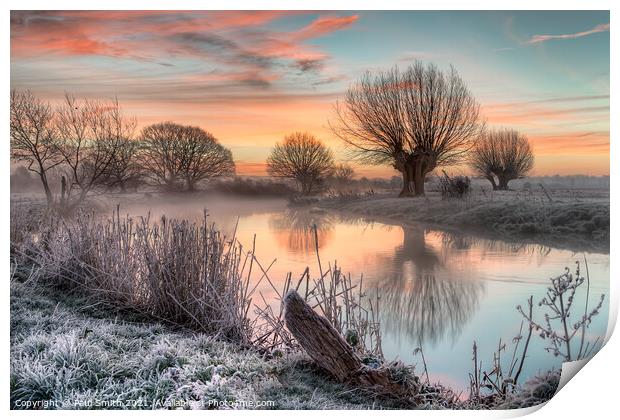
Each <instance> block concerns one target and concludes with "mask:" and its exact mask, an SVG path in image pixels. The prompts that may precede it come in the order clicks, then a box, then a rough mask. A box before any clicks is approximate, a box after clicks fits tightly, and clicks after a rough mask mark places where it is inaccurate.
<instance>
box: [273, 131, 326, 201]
mask: <svg viewBox="0 0 620 420" xmlns="http://www.w3.org/2000/svg"><path fill="white" fill-rule="evenodd" d="M333 171H334V156H333V154H332V152H331V150H329V148H328V147H327V146H325V145H324V144H323V143H322V142H321V141H320V140H318V139H317V138H316V137H314V136H313V135H311V134H308V133H300V132H297V133H292V134H289V135H288V136H286V137H284V141H283V142H282V143H276V145H275V146H274V148H273V149H272V150H271V154H270V155H269V157H268V158H267V172H268V173H269V174H270V175H271V176H277V177H283V178H291V179H293V180H295V181H296V182H297V183H298V184H299V187H300V189H301V192H302V194H304V195H307V194H311V193H312V192H313V191H315V190H316V188H317V187H318V186H319V185H320V183H321V182H322V181H323V180H325V179H326V178H327V177H329V176H330V175H332V173H333Z"/></svg>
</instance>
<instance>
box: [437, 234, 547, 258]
mask: <svg viewBox="0 0 620 420" xmlns="http://www.w3.org/2000/svg"><path fill="white" fill-rule="evenodd" d="M435 234H436V235H438V236H439V237H440V238H441V245H442V249H444V250H447V251H448V252H449V251H450V250H453V249H456V250H461V251H465V250H470V249H472V248H477V249H479V250H481V251H483V252H484V253H494V254H521V255H528V256H536V257H537V258H538V260H537V261H538V263H539V264H541V263H543V262H544V259H545V257H547V256H548V255H549V254H550V253H551V251H552V250H553V248H551V247H549V246H547V245H539V244H531V243H523V242H504V241H500V240H495V239H484V238H479V237H476V236H471V235H464V234H463V233H460V232H458V233H457V232H447V231H445V232H435Z"/></svg>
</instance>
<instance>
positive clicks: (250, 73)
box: [11, 11, 610, 177]
mask: <svg viewBox="0 0 620 420" xmlns="http://www.w3.org/2000/svg"><path fill="white" fill-rule="evenodd" d="M609 42H610V41H609V12H606V11H602V12H601V11H596V12H589V11H570V12H569V11H535V12H523V11H519V12H511V11H501V12H492V11H489V12H484V11H482V12H481V11H462V12H449V11H438V12H433V11H392V12H390V11H362V12H357V11H337V12H335V11H333V12H332V11H319V12H316V11H314V12H313V11H307V12H306V11H194V12H190V11H180V12H175V11H43V12H34V11H12V12H11V87H12V88H14V89H29V90H31V91H32V92H33V93H35V94H36V95H38V96H39V97H41V98H43V99H46V100H49V101H51V102H56V101H59V100H61V98H62V97H63V95H64V94H65V92H69V93H71V94H73V95H75V96H77V97H84V98H110V99H111V98H117V99H118V101H119V102H120V104H121V106H122V107H123V109H124V110H125V112H126V113H127V114H129V115H134V116H135V117H136V118H137V120H138V124H139V126H140V127H144V126H145V125H148V124H151V123H155V122H161V121H174V122H177V123H182V124H192V125H198V126H200V127H202V128H204V129H205V130H207V131H209V132H211V133H212V134H213V135H214V136H215V137H216V138H217V139H218V140H219V141H220V142H221V143H222V144H223V145H225V146H226V147H228V148H230V149H231V150H232V152H233V156H234V159H235V161H236V163H237V172H238V174H240V175H262V174H265V164H264V162H265V159H266V157H267V155H268V154H269V151H270V149H271V147H272V146H273V145H274V144H275V143H276V142H278V141H281V140H282V139H283V137H284V136H285V135H286V134H288V133H291V132H294V131H308V132H310V133H313V134H314V135H316V136H317V137H318V138H320V139H322V140H323V141H324V142H325V143H326V144H328V145H329V146H330V147H331V148H332V149H333V150H334V153H335V155H336V158H337V159H338V160H342V161H349V160H350V159H349V155H348V154H347V153H346V150H345V148H344V146H343V144H342V142H341V141H340V140H338V139H337V138H335V136H334V135H333V134H332V133H331V132H330V130H329V127H328V121H329V120H330V119H333V117H334V105H335V104H336V102H337V101H338V100H339V99H342V98H343V96H344V93H345V92H346V90H347V88H348V86H350V85H351V84H352V83H354V82H355V81H356V80H357V79H359V77H360V76H361V75H362V74H363V73H364V72H365V71H367V70H371V71H372V70H382V69H388V68H391V67H392V66H394V65H398V66H399V67H400V68H406V67H407V66H408V65H409V64H411V63H413V61H415V60H422V61H424V62H427V63H429V62H432V63H435V64H437V65H438V66H439V67H440V68H441V69H448V68H449V66H450V65H453V66H454V67H455V68H456V70H457V71H458V72H459V74H460V75H461V77H462V78H463V80H464V81H465V82H466V84H467V85H468V87H469V89H470V90H471V92H472V93H473V95H474V96H475V97H476V98H477V100H478V101H479V103H480V105H481V110H482V115H483V116H484V118H485V119H486V122H487V125H488V126H489V127H510V128H514V129H517V130H519V131H521V132H523V133H524V134H526V135H527V136H528V138H529V139H530V141H531V143H532V146H533V148H534V153H535V158H536V164H535V168H534V171H533V174H534V175H539V176H541V175H555V174H560V175H569V174H586V175H607V174H609ZM453 169H454V168H453ZM454 170H456V171H466V170H465V169H463V168H455V169H454ZM356 172H357V174H358V175H359V176H362V175H363V176H369V177H374V176H381V177H384V176H392V175H396V174H397V173H396V172H395V171H394V170H393V169H392V168H390V167H388V166H379V167H369V166H356Z"/></svg>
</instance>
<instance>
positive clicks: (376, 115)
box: [330, 61, 484, 196]
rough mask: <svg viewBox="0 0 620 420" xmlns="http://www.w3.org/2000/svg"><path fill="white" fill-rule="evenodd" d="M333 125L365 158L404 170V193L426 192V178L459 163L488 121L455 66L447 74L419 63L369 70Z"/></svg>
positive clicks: (349, 94)
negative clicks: (435, 170) (399, 67)
mask: <svg viewBox="0 0 620 420" xmlns="http://www.w3.org/2000/svg"><path fill="white" fill-rule="evenodd" d="M330 127H331V129H332V131H333V132H334V134H335V135H336V136H338V137H339V138H340V139H342V140H343V141H344V142H345V143H346V144H347V145H348V146H349V148H350V150H352V151H353V152H354V157H356V158H357V159H359V160H360V161H362V162H365V163H370V164H378V165H381V164H391V165H392V166H393V167H394V168H395V169H397V170H398V171H399V172H401V174H402V177H403V189H402V191H401V193H400V196H410V195H424V179H425V177H426V175H427V174H428V173H429V172H431V171H432V170H433V169H435V168H436V167H437V166H444V165H451V164H454V163H457V162H459V161H460V160H461V159H462V158H463V157H464V156H465V155H466V153H467V152H468V151H469V150H470V149H471V147H472V145H473V141H474V140H475V139H476V137H477V136H478V135H479V133H480V132H481V130H482V129H483V127H484V123H483V122H481V119H480V106H479V105H478V103H477V101H476V100H475V99H474V97H473V96H472V94H471V92H470V91H469V90H468V88H467V86H466V85H465V83H464V82H463V80H462V79H461V78H460V76H459V75H458V73H457V72H456V70H455V69H454V68H453V67H451V68H450V70H449V71H448V72H447V73H444V72H443V71H441V70H439V69H438V68H437V66H435V65H433V64H428V65H424V64H423V63H422V62H419V61H416V62H415V63H414V64H412V65H410V66H409V67H408V68H407V69H406V70H405V71H400V70H399V69H398V68H397V67H394V68H392V69H391V70H388V71H379V72H377V73H371V72H367V73H366V74H365V75H364V76H363V77H362V78H361V79H360V80H359V81H358V82H356V83H354V84H353V85H352V86H351V87H350V88H349V90H348V91H347V93H346V96H345V98H344V101H343V102H342V103H338V104H337V105H336V115H335V119H334V120H333V121H330ZM412 187H413V189H412Z"/></svg>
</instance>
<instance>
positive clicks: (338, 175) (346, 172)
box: [334, 163, 355, 185]
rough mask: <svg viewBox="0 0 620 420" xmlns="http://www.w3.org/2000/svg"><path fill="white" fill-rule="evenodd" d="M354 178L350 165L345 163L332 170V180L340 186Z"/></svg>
mask: <svg viewBox="0 0 620 420" xmlns="http://www.w3.org/2000/svg"><path fill="white" fill-rule="evenodd" d="M354 177H355V171H354V170H353V168H352V167H351V165H349V164H347V163H341V164H339V165H337V166H336V168H335V169H334V179H335V180H336V182H337V183H339V184H340V185H345V184H347V183H349V182H351V181H353V178H354Z"/></svg>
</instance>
